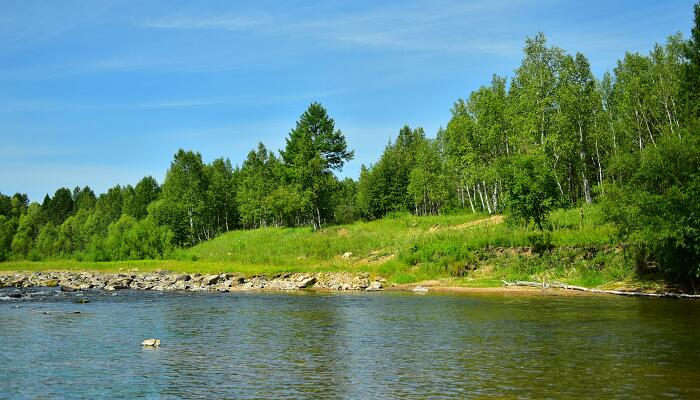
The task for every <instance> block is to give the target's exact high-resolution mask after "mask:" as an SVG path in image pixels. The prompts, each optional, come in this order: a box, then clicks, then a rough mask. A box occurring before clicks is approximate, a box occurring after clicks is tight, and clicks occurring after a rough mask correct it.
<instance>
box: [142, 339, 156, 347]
mask: <svg viewBox="0 0 700 400" xmlns="http://www.w3.org/2000/svg"><path fill="white" fill-rule="evenodd" d="M141 346H143V347H160V339H146V340H144V341H143V342H141Z"/></svg>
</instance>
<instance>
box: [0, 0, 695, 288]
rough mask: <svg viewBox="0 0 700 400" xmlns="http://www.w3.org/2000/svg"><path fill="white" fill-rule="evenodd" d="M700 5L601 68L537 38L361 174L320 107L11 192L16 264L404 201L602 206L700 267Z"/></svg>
mask: <svg viewBox="0 0 700 400" xmlns="http://www.w3.org/2000/svg"><path fill="white" fill-rule="evenodd" d="M694 13H695V26H694V28H693V30H692V32H691V38H690V40H684V39H683V38H682V36H681V34H676V35H673V36H670V37H669V38H668V40H667V42H666V43H665V44H663V45H661V44H657V45H656V46H654V48H653V50H652V51H651V52H650V53H649V54H647V55H642V54H638V53H627V54H625V55H624V57H623V58H622V59H621V60H619V61H618V64H617V66H616V67H615V68H614V70H613V71H612V73H606V74H604V75H603V76H602V77H601V78H600V79H597V78H596V77H595V76H594V75H593V73H592V72H591V67H590V64H589V62H588V60H587V59H586V57H585V56H584V55H583V54H580V53H576V54H569V53H567V52H566V51H564V50H563V49H561V48H558V47H556V46H551V45H549V44H548V43H547V41H546V39H545V37H544V35H543V34H537V35H535V36H534V37H530V38H528V39H527V40H526V42H525V46H524V50H523V59H522V62H521V64H520V66H518V67H517V68H516V69H515V71H514V75H513V77H512V78H510V79H508V78H506V77H501V76H494V77H493V78H492V80H491V82H490V83H489V84H488V85H486V86H483V87H481V88H479V89H477V90H475V91H474V92H472V93H471V94H470V95H469V96H468V97H466V98H464V99H459V100H457V101H456V102H455V103H454V106H453V108H452V110H451V112H452V117H451V119H450V120H449V121H448V122H447V125H446V127H445V128H444V129H442V128H441V129H440V130H439V132H437V134H436V136H435V137H434V138H431V137H428V136H426V134H425V132H424V131H423V129H422V128H411V127H409V126H404V127H403V128H401V129H400V130H399V132H398V135H397V136H396V138H395V140H392V141H390V142H389V143H388V144H387V145H386V147H385V149H384V151H383V153H382V155H381V156H380V158H379V160H377V162H376V163H374V164H372V165H369V166H364V165H363V166H362V168H361V172H360V176H359V178H358V180H357V181H355V180H353V179H350V178H346V179H345V180H342V181H341V180H339V179H338V178H337V177H336V173H337V172H338V171H340V170H341V169H342V167H343V166H344V164H345V163H346V162H348V161H350V160H352V158H353V156H354V154H353V151H352V150H350V149H349V148H348V144H347V142H346V139H345V137H344V135H343V133H342V132H341V131H340V130H338V129H337V128H336V126H335V122H334V120H333V119H332V118H331V117H330V116H329V115H328V112H327V110H326V109H325V108H324V107H323V106H322V105H321V104H318V103H313V104H311V105H310V106H309V107H308V109H307V110H306V111H305V112H304V113H303V114H302V115H301V116H300V118H299V120H298V121H297V123H296V126H295V127H294V128H293V129H292V130H291V131H290V132H289V134H288V137H287V140H286V146H285V148H284V149H282V150H281V151H280V152H279V155H278V154H275V153H274V152H272V151H270V150H268V149H267V148H266V147H265V145H263V144H262V143H261V144H259V146H258V147H257V148H256V149H253V150H251V151H250V152H249V153H248V157H247V158H246V160H245V161H244V162H243V163H242V164H241V165H240V166H235V167H234V166H233V165H232V164H231V162H230V161H229V160H227V159H223V158H220V159H216V160H214V161H212V162H211V163H205V162H204V160H203V159H202V156H201V155H200V154H199V153H196V152H193V151H185V150H180V151H178V152H177V153H176V154H175V156H174V159H173V161H172V164H171V166H170V168H169V169H168V171H167V174H166V177H165V180H164V182H163V183H162V185H159V184H158V182H157V181H156V180H155V179H154V178H152V177H145V178H143V179H142V180H141V181H140V182H138V183H137V184H136V186H134V187H132V186H130V185H127V186H125V187H122V186H119V185H117V186H115V187H113V188H110V189H109V190H108V191H107V192H106V193H103V194H100V195H99V196H96V195H95V193H94V192H93V191H92V190H91V189H90V188H89V187H84V188H75V189H73V190H70V189H68V188H59V189H58V190H56V192H55V193H54V194H53V196H49V195H47V196H46V197H45V198H44V199H43V201H42V203H41V204H39V203H31V204H30V202H29V199H28V198H27V196H26V195H22V194H15V195H13V196H6V195H1V194H0V260H6V259H11V258H14V259H30V260H35V259H46V258H49V259H50V258H66V257H70V258H76V259H90V260H117V259H138V258H157V257H163V256H164V255H166V254H168V253H169V252H170V251H171V250H172V249H173V248H175V247H180V246H191V245H194V244H197V243H199V242H202V241H206V240H208V239H211V238H213V237H215V236H216V235H218V234H220V233H222V232H226V231H229V230H233V229H253V228H259V227H265V226H311V227H312V228H313V229H321V228H322V226H324V225H325V224H329V223H346V222H352V221H355V220H358V219H365V220H371V219H377V218H381V217H383V216H386V215H388V214H391V213H396V212H411V213H413V214H416V215H435V214H442V213H445V212H447V211H450V210H457V209H463V210H465V211H467V212H469V211H471V212H485V213H507V214H508V215H509V216H511V219H512V220H514V221H516V220H517V221H521V222H522V223H524V224H525V225H527V224H529V223H533V225H534V226H537V227H539V228H540V229H542V228H544V226H543V222H544V221H546V217H547V214H548V212H549V211H550V210H552V209H554V208H556V207H564V208H567V207H574V206H579V205H581V204H586V203H594V202H596V203H601V204H603V209H604V210H605V211H606V216H607V218H608V220H610V221H612V222H614V223H615V224H616V225H617V226H618V227H619V234H620V240H621V241H623V242H624V243H629V244H630V246H629V247H630V248H631V249H632V250H631V252H630V254H632V255H633V257H632V258H633V260H634V262H636V265H637V266H638V268H639V271H640V272H648V271H660V272H663V273H666V274H669V276H672V277H674V278H679V279H688V278H697V277H700V242H699V240H698V238H699V237H700V223H699V222H698V218H699V217H698V216H699V215H700V210H699V209H698V204H699V203H700V202H698V201H697V198H698V195H700V183H698V179H699V177H700V175H699V172H698V170H699V168H700V162H699V161H698V154H700V147H699V145H700V140H699V136H700V122H699V121H700V4H698V5H696V6H695V9H694Z"/></svg>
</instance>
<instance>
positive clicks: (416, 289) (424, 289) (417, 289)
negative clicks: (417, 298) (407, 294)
mask: <svg viewBox="0 0 700 400" xmlns="http://www.w3.org/2000/svg"><path fill="white" fill-rule="evenodd" d="M411 291H412V292H418V293H425V292H427V291H428V288H427V287H425V286H421V285H418V286H416V287H414V288H413V289H411Z"/></svg>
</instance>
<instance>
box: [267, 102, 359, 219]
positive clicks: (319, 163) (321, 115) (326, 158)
mask: <svg viewBox="0 0 700 400" xmlns="http://www.w3.org/2000/svg"><path fill="white" fill-rule="evenodd" d="M281 154H282V159H283V160H284V163H285V165H287V166H288V167H289V169H290V176H291V178H292V183H293V184H295V185H297V186H298V187H299V188H300V190H301V191H302V192H306V194H307V195H308V198H309V199H310V202H309V204H310V207H309V210H308V211H307V212H308V215H309V221H313V222H312V224H313V227H314V229H320V228H321V222H322V220H323V219H327V218H330V216H331V215H330V214H331V213H332V211H333V207H332V204H331V200H332V197H333V192H334V189H335V188H337V179H336V178H335V175H333V171H337V170H340V169H342V167H343V165H344V164H345V162H347V161H350V160H352V158H353V156H354V154H353V152H352V151H349V150H348V148H347V142H346V140H345V136H344V135H343V133H342V132H341V131H340V130H336V129H335V121H334V120H333V119H332V118H330V117H329V116H328V113H327V111H326V109H325V108H323V106H322V105H321V104H319V103H312V104H311V105H310V106H309V108H308V109H307V110H306V111H304V113H303V114H302V115H301V117H300V118H299V120H298V121H297V124H296V127H295V128H294V129H293V130H292V131H291V132H290V133H289V137H288V138H287V144H286V147H285V149H284V150H283V151H282V152H281Z"/></svg>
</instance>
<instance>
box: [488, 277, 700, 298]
mask: <svg viewBox="0 0 700 400" xmlns="http://www.w3.org/2000/svg"><path fill="white" fill-rule="evenodd" d="M501 282H503V284H504V285H506V286H528V287H535V288H541V289H543V290H544V289H549V288H554V289H565V290H578V291H581V292H588V293H601V294H614V295H618V296H631V297H667V298H683V299H700V295H697V294H685V293H668V292H664V293H644V292H630V291H626V290H603V289H589V288H586V287H583V286H574V285H567V284H565V283H561V282H551V283H540V282H528V281H516V282H507V281H501Z"/></svg>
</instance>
